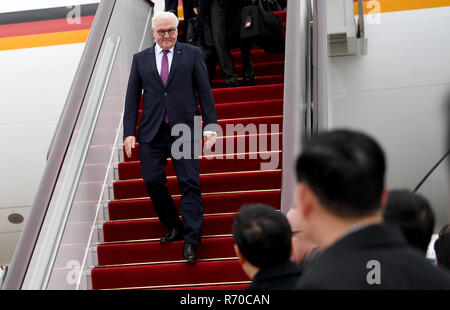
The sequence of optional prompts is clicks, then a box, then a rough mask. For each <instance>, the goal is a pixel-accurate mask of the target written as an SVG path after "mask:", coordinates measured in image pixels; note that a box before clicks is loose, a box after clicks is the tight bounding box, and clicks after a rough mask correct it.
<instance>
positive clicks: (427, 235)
mask: <svg viewBox="0 0 450 310" xmlns="http://www.w3.org/2000/svg"><path fill="white" fill-rule="evenodd" d="M383 219H384V222H385V223H386V224H390V225H394V226H396V227H398V228H399V229H400V230H401V231H402V233H403V235H404V236H405V238H406V240H407V241H408V243H409V244H410V245H412V246H413V247H415V248H417V249H419V250H420V251H421V252H422V254H423V255H424V256H425V255H426V253H427V250H428V244H429V243H430V240H431V236H432V235H433V230H434V222H435V219H434V213H433V210H432V209H431V206H430V204H429V203H428V200H427V199H426V198H425V197H423V196H421V195H419V194H416V193H413V192H412V191H410V190H406V189H405V190H391V191H390V192H389V198H388V202H387V206H386V210H385V211H384V214H383Z"/></svg>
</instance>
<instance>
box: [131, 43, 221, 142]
mask: <svg viewBox="0 0 450 310" xmlns="http://www.w3.org/2000/svg"><path fill="white" fill-rule="evenodd" d="M142 90H144V94H143V96H144V100H143V113H142V119H141V121H140V124H139V134H138V141H139V142H144V143H149V142H151V141H152V139H153V138H154V137H155V135H156V133H157V132H158V129H159V127H160V125H161V122H162V121H163V117H164V112H165V110H166V108H167V112H168V117H169V124H170V128H173V126H175V125H176V124H186V125H187V126H188V127H189V128H190V129H191V133H192V136H191V139H192V140H194V139H197V138H196V137H193V134H194V116H196V115H200V113H199V109H198V106H197V98H196V93H198V101H199V103H200V107H201V110H202V118H203V126H207V125H209V124H217V113H216V108H215V105H214V99H213V95H212V91H211V86H210V84H209V78H208V72H207V70H206V66H205V62H204V60H203V56H202V53H201V51H200V49H199V48H198V47H196V46H192V45H189V44H183V43H179V42H178V43H176V44H175V47H174V54H173V59H172V65H171V67H170V72H169V78H168V80H167V85H166V86H164V84H163V82H162V80H161V76H160V75H159V73H158V70H157V67H156V58H155V53H154V45H153V47H150V48H148V49H145V50H143V51H142V52H139V53H137V54H135V55H134V56H133V62H132V65H131V72H130V78H129V81H128V89H127V94H126V98H125V112H124V116H123V128H124V138H125V137H127V136H135V135H136V124H137V120H138V113H139V103H140V101H141V93H142ZM198 138H199V139H201V138H202V134H201V132H200V137H198Z"/></svg>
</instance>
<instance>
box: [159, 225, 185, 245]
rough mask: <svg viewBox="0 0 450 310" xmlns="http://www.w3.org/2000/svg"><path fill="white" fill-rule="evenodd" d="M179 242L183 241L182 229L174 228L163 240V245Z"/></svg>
mask: <svg viewBox="0 0 450 310" xmlns="http://www.w3.org/2000/svg"><path fill="white" fill-rule="evenodd" d="M178 240H183V231H182V229H180V228H172V229H169V232H168V233H167V234H166V235H165V236H164V237H162V238H161V243H169V242H173V241H178Z"/></svg>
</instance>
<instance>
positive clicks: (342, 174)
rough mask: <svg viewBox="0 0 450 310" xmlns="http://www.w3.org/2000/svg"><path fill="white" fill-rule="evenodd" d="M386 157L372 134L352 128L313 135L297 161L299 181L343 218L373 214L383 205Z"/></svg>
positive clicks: (324, 205) (330, 209)
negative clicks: (355, 130)
mask: <svg viewBox="0 0 450 310" xmlns="http://www.w3.org/2000/svg"><path fill="white" fill-rule="evenodd" d="M385 169H386V164H385V157H384V153H383V150H382V149H381V147H380V146H379V145H378V143H377V142H376V141H375V140H374V139H372V138H371V137H369V136H367V135H365V134H363V133H358V132H354V131H350V130H334V131H330V132H325V133H322V134H319V135H316V136H314V137H313V138H312V139H311V140H310V142H309V143H307V145H306V146H305V148H304V151H303V152H302V153H301V154H300V156H299V157H298V160H297V166H296V170H297V180H298V182H304V183H306V184H307V185H308V186H309V187H310V188H311V190H312V191H313V192H314V194H315V195H316V197H317V199H318V200H319V202H320V203H321V204H322V206H323V207H324V208H325V209H326V210H327V211H328V212H330V213H332V214H333V215H335V216H338V217H341V218H360V217H364V216H368V215H372V214H374V213H376V212H377V211H379V210H380V208H381V196H382V193H383V188H384V176H385Z"/></svg>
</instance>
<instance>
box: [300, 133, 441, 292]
mask: <svg viewBox="0 0 450 310" xmlns="http://www.w3.org/2000/svg"><path fill="white" fill-rule="evenodd" d="M385 167H386V163H385V159H384V154H383V151H382V149H381V147H380V146H379V145H378V144H377V142H375V141H374V140H373V139H372V138H370V137H369V136H367V135H365V134H362V133H357V132H353V131H348V130H335V131H331V132H327V133H322V134H319V135H317V136H315V137H313V138H312V139H311V141H310V142H309V143H308V144H307V145H306V146H305V148H304V150H303V152H302V154H300V156H299V158H298V160H297V165H296V173H297V181H298V185H297V201H298V208H299V216H300V225H301V227H302V230H303V231H304V232H305V233H306V234H307V235H308V236H309V237H310V238H311V239H312V240H313V241H314V242H316V243H317V245H318V247H319V250H320V252H321V254H320V256H319V257H318V258H317V260H316V261H315V263H314V264H313V265H312V266H311V268H309V269H308V270H307V271H306V272H305V273H304V274H303V275H302V277H301V279H300V280H299V283H298V286H297V288H298V289H450V276H448V275H447V274H445V273H443V272H442V271H440V270H438V269H437V268H435V267H434V266H432V265H431V264H430V263H429V262H428V261H427V260H426V259H425V258H424V257H423V255H421V254H420V253H419V252H418V251H417V250H415V249H414V248H412V247H410V246H409V245H408V244H407V242H406V240H405V239H404V237H403V236H402V234H401V232H400V231H399V230H398V229H397V228H395V227H391V226H388V225H385V224H382V219H383V214H382V210H383V208H384V207H385V205H386V202H387V190H386V188H385V186H384V178H385Z"/></svg>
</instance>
